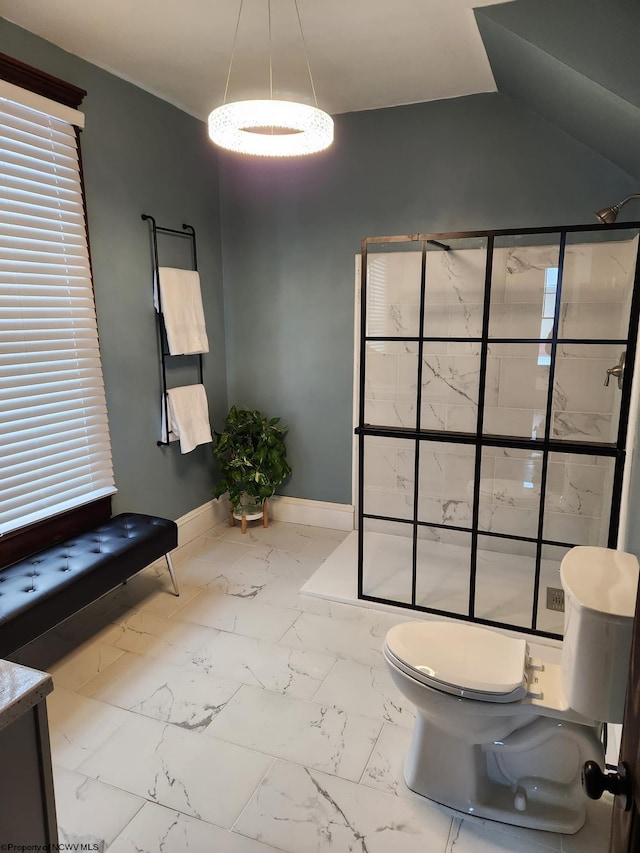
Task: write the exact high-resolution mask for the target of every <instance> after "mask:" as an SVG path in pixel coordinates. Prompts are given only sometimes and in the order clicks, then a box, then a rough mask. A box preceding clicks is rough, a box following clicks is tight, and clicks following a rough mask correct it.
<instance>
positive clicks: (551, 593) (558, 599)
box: [547, 586, 564, 613]
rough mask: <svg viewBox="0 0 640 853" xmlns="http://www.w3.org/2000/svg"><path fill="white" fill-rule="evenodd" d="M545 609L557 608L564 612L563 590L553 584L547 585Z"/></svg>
mask: <svg viewBox="0 0 640 853" xmlns="http://www.w3.org/2000/svg"><path fill="white" fill-rule="evenodd" d="M547 610H559V611H560V612H561V613H564V590H563V589H558V588H557V587H555V586H548V587H547Z"/></svg>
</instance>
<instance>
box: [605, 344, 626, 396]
mask: <svg viewBox="0 0 640 853" xmlns="http://www.w3.org/2000/svg"><path fill="white" fill-rule="evenodd" d="M624 357H625V353H624V352H622V353H620V361H619V362H618V363H617V364H616V366H615V367H608V368H607V378H606V379H605V380H604V384H605V387H606V386H607V385H608V384H609V382H610V381H611V377H612V376H615V377H616V379H617V380H618V388H619V389H620V390H622V377H623V376H624Z"/></svg>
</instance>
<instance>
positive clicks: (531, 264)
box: [357, 225, 638, 636]
mask: <svg viewBox="0 0 640 853" xmlns="http://www.w3.org/2000/svg"><path fill="white" fill-rule="evenodd" d="M637 235H638V229H637V228H635V227H632V226H629V225H626V226H624V227H623V226H619V227H618V226H614V227H612V226H608V227H606V228H602V227H599V226H595V227H589V226H584V227H582V228H573V229H558V230H557V231H555V232H554V231H552V230H551V229H543V230H540V231H534V230H531V231H527V232H499V233H497V232H493V233H491V232H487V233H484V234H479V233H473V234H462V235H461V234H457V235H418V237H417V238H416V237H407V238H397V239H396V238H394V239H393V240H391V239H389V238H381V239H380V240H377V239H373V240H366V241H364V244H363V266H362V270H363V280H362V294H363V296H362V325H361V336H362V340H361V362H360V417H359V426H358V429H357V433H358V435H359V462H360V465H359V471H360V474H359V481H360V482H359V506H360V516H361V517H360V526H359V542H360V549H359V595H360V596H361V597H362V598H365V599H371V600H377V601H384V602H387V603H394V604H400V605H401V606H406V607H414V608H417V609H423V610H427V611H430V612H435V613H443V614H447V615H451V616H457V617H461V618H467V619H471V620H474V621H478V622H485V623H488V624H495V625H502V626H506V627H516V628H519V629H521V630H526V631H531V632H534V633H542V634H548V635H551V636H557V635H559V634H560V633H561V631H562V622H563V616H562V613H561V612H560V611H559V610H558V609H554V607H556V606H557V603H558V601H557V599H558V596H557V592H556V591H557V590H558V588H559V587H560V583H559V564H560V560H561V559H562V556H563V555H564V553H566V551H567V550H568V549H569V548H571V547H573V546H574V545H579V544H589V545H608V546H614V545H615V542H616V536H617V526H618V516H619V502H620V494H621V486H622V472H623V467H624V445H625V439H626V429H627V415H628V410H629V399H630V389H631V370H632V366H633V360H634V355H635V339H636V334H637V324H638V317H637V314H638V305H637V302H638V300H637V298H636V297H635V294H636V289H637V288H636V286H635V281H636V266H637V263H636V261H637V245H638V239H637Z"/></svg>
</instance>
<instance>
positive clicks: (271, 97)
mask: <svg viewBox="0 0 640 853" xmlns="http://www.w3.org/2000/svg"><path fill="white" fill-rule="evenodd" d="M267 11H268V15H269V98H270V99H271V100H273V61H272V58H271V0H267Z"/></svg>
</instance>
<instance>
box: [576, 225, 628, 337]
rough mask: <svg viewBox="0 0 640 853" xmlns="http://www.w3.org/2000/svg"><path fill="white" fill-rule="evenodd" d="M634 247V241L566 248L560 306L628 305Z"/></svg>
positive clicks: (582, 244)
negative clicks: (572, 304)
mask: <svg viewBox="0 0 640 853" xmlns="http://www.w3.org/2000/svg"><path fill="white" fill-rule="evenodd" d="M574 239H575V238H574ZM637 247H638V238H637V237H636V238H634V239H632V240H616V241H610V242H606V243H581V244H573V245H567V248H566V251H565V261H564V271H563V282H562V302H563V304H564V303H565V302H577V303H594V302H596V303H600V304H615V303H626V304H627V305H628V303H629V299H630V292H631V289H632V286H633V274H634V269H635V261H636V252H637ZM581 337H585V336H584V335H581ZM597 337H606V335H598V336H597Z"/></svg>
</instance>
